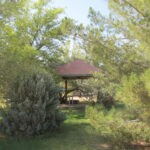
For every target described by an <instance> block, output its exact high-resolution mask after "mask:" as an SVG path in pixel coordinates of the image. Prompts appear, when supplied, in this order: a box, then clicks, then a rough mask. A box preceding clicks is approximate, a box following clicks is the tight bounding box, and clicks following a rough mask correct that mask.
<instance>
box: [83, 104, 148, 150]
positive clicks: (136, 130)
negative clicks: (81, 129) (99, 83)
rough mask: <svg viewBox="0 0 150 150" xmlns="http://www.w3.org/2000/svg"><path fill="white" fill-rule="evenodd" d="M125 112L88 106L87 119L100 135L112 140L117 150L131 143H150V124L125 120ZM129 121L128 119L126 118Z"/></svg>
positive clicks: (98, 106)
mask: <svg viewBox="0 0 150 150" xmlns="http://www.w3.org/2000/svg"><path fill="white" fill-rule="evenodd" d="M125 113H126V111H124V110H122V111H121V110H117V109H115V108H112V109H111V110H109V111H108V110H106V109H105V108H104V107H103V106H100V105H95V106H87V107H86V117H87V118H89V119H90V122H91V125H92V126H93V127H94V128H96V129H97V131H98V132H99V134H100V135H103V136H105V137H107V138H110V141H111V142H112V143H113V145H116V149H117V148H120V149H122V148H123V147H125V146H129V145H130V144H131V142H139V141H140V142H141V141H142V142H143V141H144V142H150V128H149V126H148V124H146V123H144V122H139V121H138V120H129V119H128V120H125V119H124V118H123V115H124V114H125ZM126 119H127V118H126Z"/></svg>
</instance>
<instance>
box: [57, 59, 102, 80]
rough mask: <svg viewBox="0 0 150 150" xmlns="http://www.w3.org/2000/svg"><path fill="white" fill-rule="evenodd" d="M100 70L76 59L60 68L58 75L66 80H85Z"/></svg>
mask: <svg viewBox="0 0 150 150" xmlns="http://www.w3.org/2000/svg"><path fill="white" fill-rule="evenodd" d="M99 71H100V70H99V69H98V68H96V67H95V66H93V65H91V64H89V63H87V62H86V61H85V60H81V59H76V60H73V61H72V62H70V63H67V64H64V65H62V66H60V67H59V68H58V74H59V75H60V76H61V77H62V78H64V79H85V78H89V77H91V76H92V75H93V73H95V72H99Z"/></svg>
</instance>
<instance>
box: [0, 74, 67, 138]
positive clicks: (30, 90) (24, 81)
mask: <svg viewBox="0 0 150 150" xmlns="http://www.w3.org/2000/svg"><path fill="white" fill-rule="evenodd" d="M58 93H59V88H58V87H56V85H55V83H54V81H53V79H52V77H51V76H49V75H48V74H46V73H33V74H31V75H24V76H21V77H19V78H18V79H16V81H14V83H13V84H12V86H11V87H10V90H9V92H8V95H7V97H8V102H9V103H10V108H9V109H8V110H7V111H6V112H5V115H4V116H3V121H2V123H1V129H2V130H3V131H4V132H5V133H6V134H9V135H18V134H21V135H37V134H42V133H45V132H46V131H52V130H54V129H55V128H57V127H58V126H59V125H60V123H61V122H62V121H63V120H64V119H65V117H64V115H63V114H62V113H60V112H59V111H58V110H57V105H58V104H59V96H58Z"/></svg>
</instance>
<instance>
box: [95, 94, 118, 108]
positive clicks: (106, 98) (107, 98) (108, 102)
mask: <svg viewBox="0 0 150 150" xmlns="http://www.w3.org/2000/svg"><path fill="white" fill-rule="evenodd" d="M97 103H99V104H102V105H103V106H104V107H105V108H108V109H110V108H112V107H113V106H114V105H115V99H114V98H113V96H111V95H110V94H109V93H103V92H100V91H99V92H98V95H97Z"/></svg>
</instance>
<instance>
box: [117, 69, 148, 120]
mask: <svg viewBox="0 0 150 150" xmlns="http://www.w3.org/2000/svg"><path fill="white" fill-rule="evenodd" d="M149 72H150V71H149ZM149 72H146V73H144V74H142V75H141V76H137V75H136V74H131V75H130V76H129V77H123V78H122V85H121V86H120V88H118V90H117V93H116V98H117V99H120V100H121V101H123V102H124V103H126V105H127V108H128V111H129V112H130V113H131V114H133V115H135V116H136V118H138V119H140V120H141V121H144V122H149V123H150V111H149V107H150V94H149V93H150V91H149V89H150V88H149V78H150V77H149V74H148V73H149Z"/></svg>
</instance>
